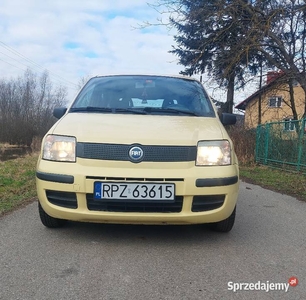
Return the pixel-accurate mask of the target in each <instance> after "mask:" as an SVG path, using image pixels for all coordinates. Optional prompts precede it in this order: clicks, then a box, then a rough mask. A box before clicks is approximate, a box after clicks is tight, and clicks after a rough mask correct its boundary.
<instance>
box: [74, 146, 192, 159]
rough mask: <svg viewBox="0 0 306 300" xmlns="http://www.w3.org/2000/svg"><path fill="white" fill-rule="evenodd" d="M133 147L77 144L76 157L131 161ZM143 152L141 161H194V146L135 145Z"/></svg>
mask: <svg viewBox="0 0 306 300" xmlns="http://www.w3.org/2000/svg"><path fill="white" fill-rule="evenodd" d="M133 146H135V144H134V145H124V144H100V143H99V144H98V143H81V142H79V143H77V157H80V158H88V159H100V160H117V161H131V159H130V157H129V151H130V149H131V148H132V147H133ZM137 146H139V147H141V148H142V150H143V158H142V161H150V162H179V161H194V160H195V159H196V151H197V147H196V146H156V145H137Z"/></svg>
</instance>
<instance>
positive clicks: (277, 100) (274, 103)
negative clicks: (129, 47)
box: [268, 96, 282, 107]
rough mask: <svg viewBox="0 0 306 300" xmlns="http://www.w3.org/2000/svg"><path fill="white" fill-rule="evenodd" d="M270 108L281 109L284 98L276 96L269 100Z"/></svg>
mask: <svg viewBox="0 0 306 300" xmlns="http://www.w3.org/2000/svg"><path fill="white" fill-rule="evenodd" d="M268 103H269V107H281V106H282V97H281V96H274V97H270V98H269V102H268Z"/></svg>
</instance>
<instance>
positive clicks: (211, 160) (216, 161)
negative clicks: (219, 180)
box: [196, 140, 231, 166]
mask: <svg viewBox="0 0 306 300" xmlns="http://www.w3.org/2000/svg"><path fill="white" fill-rule="evenodd" d="M230 164H231V145H230V143H229V141H227V140H223V141H201V142H199V143H198V150H197V161H196V165H197V166H226V165H230Z"/></svg>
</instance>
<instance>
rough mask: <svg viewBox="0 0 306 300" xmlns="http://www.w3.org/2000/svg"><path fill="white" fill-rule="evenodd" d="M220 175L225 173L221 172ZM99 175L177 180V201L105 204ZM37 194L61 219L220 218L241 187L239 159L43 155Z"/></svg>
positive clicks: (48, 210) (102, 177)
mask: <svg viewBox="0 0 306 300" xmlns="http://www.w3.org/2000/svg"><path fill="white" fill-rule="evenodd" d="M220 175H222V176H220ZM95 181H101V182H103V181H106V182H107V181H112V182H114V181H115V182H117V181H118V182H123V181H124V182H140V183H143V182H156V183H165V182H167V183H174V184H175V191H176V200H175V203H174V204H173V205H168V206H167V205H165V206H163V205H161V206H160V207H159V205H155V204H154V203H153V204H152V203H151V204H148V203H146V201H141V202H139V201H136V203H135V201H134V202H133V201H128V202H120V201H119V202H118V201H117V202H116V205H114V203H111V200H108V203H107V205H106V204H105V202H104V203H103V201H104V200H94V199H93V186H94V182H95ZM36 183H37V193H38V199H39V202H40V203H41V205H42V207H43V209H44V211H45V212H46V213H47V214H48V215H50V216H52V217H54V218H59V219H66V220H72V221H82V222H99V223H118V224H120V223H121V224H198V223H212V222H218V221H221V220H224V219H226V218H228V217H229V216H230V215H231V213H232V212H233V210H234V208H235V206H236V202H237V197H238V189H239V170H238V165H231V166H209V167H196V166H194V162H186V163H144V162H143V163H141V164H133V163H130V162H109V161H97V160H88V159H80V158H78V161H77V163H62V162H51V161H46V160H41V159H39V161H38V164H37V173H36Z"/></svg>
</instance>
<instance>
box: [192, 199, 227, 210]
mask: <svg viewBox="0 0 306 300" xmlns="http://www.w3.org/2000/svg"><path fill="white" fill-rule="evenodd" d="M224 199H225V195H205V196H194V197H193V202H192V208H191V211H192V212H199V211H208V210H213V209H216V208H219V207H221V206H222V205H223V203H224Z"/></svg>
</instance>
